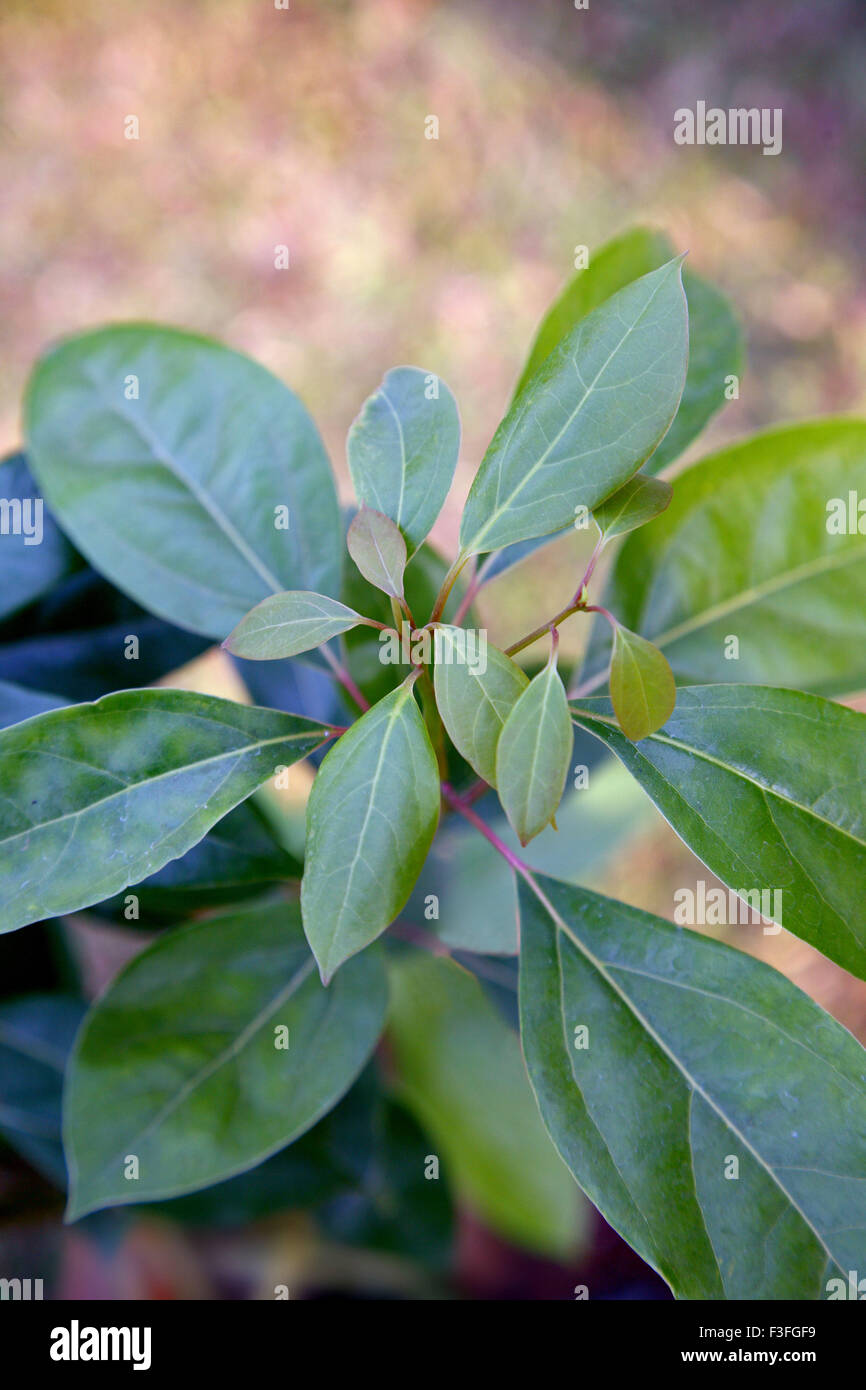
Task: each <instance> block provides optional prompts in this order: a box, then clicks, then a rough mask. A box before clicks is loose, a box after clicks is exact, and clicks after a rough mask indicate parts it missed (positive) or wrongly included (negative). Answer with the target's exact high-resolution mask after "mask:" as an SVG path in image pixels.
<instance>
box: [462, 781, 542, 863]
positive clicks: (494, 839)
mask: <svg viewBox="0 0 866 1390" xmlns="http://www.w3.org/2000/svg"><path fill="white" fill-rule="evenodd" d="M442 796H443V797H444V799H445V800H446V801H447V802H448V805H449V806H451V807H453V809H454V810H455V811H457V812H458V813H459V814H460V815H461V816H463V818H464V819H465V820H468V821H469V824H470V825H474V826H475V829H476V830H477V831H479V832H480V834H482V835H483V836H484V838H485V840H489V841H490V844H491V845H492V846H493V848H494V849H496V850H498V851H499V853H500V854H501V855H502V857H503V859H504V860H505V861H506V863H508V864H510V865H511V867H512V869H513V870H514V872H515V873H516V874H522V875H523V877H524V878H525V879H529V880H530V881H531V879H532V874H531V871H530V868H529V865H528V864H524V862H523V860H522V859H519V858H518V856H517V855H516V854H515V853H514V851H513V850H510V849H509V848H508V846H507V844H506V843H505V841H504V840H500V838H499V836H498V835H497V834H496V833H495V831H493V830H491V829H490V826H489V825H487V824H486V823H485V822H484V821H483V820H482V819H481V817H480V816H479V815H478V813H477V812H476V811H473V809H472V807H471V806H469V805H468V804H467V802H466V800H465V798H464V797H462V796H460V795H459V793H458V792H456V791H455V790H454V788H453V787H451V786H449V785H448V783H447V782H443V783H442Z"/></svg>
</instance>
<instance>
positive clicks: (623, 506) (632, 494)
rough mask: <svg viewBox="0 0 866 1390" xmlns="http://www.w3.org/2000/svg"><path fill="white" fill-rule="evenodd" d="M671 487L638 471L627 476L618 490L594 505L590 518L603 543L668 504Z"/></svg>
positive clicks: (650, 519)
mask: <svg viewBox="0 0 866 1390" xmlns="http://www.w3.org/2000/svg"><path fill="white" fill-rule="evenodd" d="M672 495H673V488H672V487H671V485H670V483H666V482H665V481H664V479H662V478H648V477H646V475H645V474H644V473H638V474H637V475H636V476H635V477H634V478H629V480H628V482H627V483H625V484H623V486H622V487H621V488H620V489H619V491H618V492H615V493H614V494H613V496H612V497H608V498H607V500H606V501H605V502H602V503H601V505H600V506H598V507H596V508H595V510H594V512H593V514H592V515H593V519H594V521H595V523H596V525H597V526H598V529H599V531H600V532H601V534H602V537H603V538H604V543H605V545H606V544H607V543H608V541H612V540H613V539H614V537H615V536H624V535H625V534H626V532H627V531H636V530H637V528H638V527H639V526H645V525H646V523H647V522H648V521H652V520H653V518H654V517H657V516H659V515H660V513H661V512H663V511H665V509H666V508H667V507H669V506H670V501H671V497H672Z"/></svg>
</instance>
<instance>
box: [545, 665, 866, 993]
mask: <svg viewBox="0 0 866 1390" xmlns="http://www.w3.org/2000/svg"><path fill="white" fill-rule="evenodd" d="M572 708H573V711H574V718H575V720H576V721H577V723H578V724H579V725H581V726H582V727H583V728H586V729H588V730H589V731H590V732H591V733H594V734H596V735H597V737H598V738H600V739H601V740H602V741H603V742H604V743H606V744H607V746H608V747H609V748H611V749H612V750H613V752H614V753H616V755H617V757H618V758H620V759H621V760H622V762H623V763H624V764H625V766H626V767H627V768H628V770H629V772H631V773H632V775H633V776H634V777H636V778H637V780H638V781H639V782H640V784H641V786H642V787H643V788H644V790H645V791H646V792H647V793H648V794H649V795H650V796H651V797H652V799H653V801H654V802H655V804H656V806H658V808H659V810H660V811H661V813H662V815H663V816H664V817H665V819H666V820H667V821H669V822H670V824H671V825H672V826H673V828H674V830H675V831H676V832H677V834H678V835H679V836H680V837H681V838H682V839H683V840H684V841H685V843H686V844H687V845H688V846H689V848H690V849H692V850H693V851H694V853H695V854H696V855H697V856H698V858H699V859H702V860H703V862H704V863H705V864H706V865H707V866H708V867H709V868H710V869H711V870H712V871H713V873H714V874H717V875H718V877H719V878H720V879H722V881H723V882H724V883H726V884H727V885H728V886H729V888H732V889H733V890H734V891H735V892H738V893H740V894H741V895H742V894H747V893H754V892H755V891H757V890H759V889H761V890H767V894H768V896H772V897H773V898H774V901H775V904H776V906H775V907H774V909H773V911H772V913H769V914H765V915H770V916H772V917H773V918H774V919H775V920H776V921H779V920H781V922H782V924H783V925H784V926H785V927H786V928H787V929H788V930H789V931H792V932H795V933H796V934H797V936H801V937H803V939H804V940H805V941H808V942H810V943H811V945H813V946H815V947H816V948H817V949H818V950H819V951H823V953H824V955H826V956H829V957H830V959H831V960H835V961H837V962H838V963H839V965H844V966H845V968H846V969H847V970H851V971H853V972H854V973H855V974H857V975H860V976H864V975H866V904H864V899H863V893H862V884H863V880H864V873H866V715H863V714H857V713H855V711H854V710H850V709H845V708H844V707H843V706H842V705H836V704H833V703H831V702H830V701H829V700H822V699H820V698H819V697H818V696H816V695H804V694H800V693H799V692H798V691H794V690H773V689H770V688H768V687H764V686H741V685H707V686H693V687H685V688H683V689H681V690H680V691H679V694H678V696H677V704H676V709H675V710H674V713H673V715H672V716H671V718H670V719H669V720H668V722H667V724H666V725H665V727H664V729H662V730H661V731H660V732H659V733H656V734H652V735H651V736H650V737H649V738H647V739H644V740H643V741H642V743H641V744H640V746H639V747H636V746H635V745H634V744H633V743H630V742H629V741H628V739H626V738H624V737H623V735H622V734H621V733H620V732H619V730H618V729H617V728H616V726H615V724H614V721H613V719H612V718H611V707H610V704H609V702H608V701H607V700H603V699H590V700H581V701H580V702H579V704H577V705H574V706H573V707H572ZM770 890H773V892H772V893H771V892H770Z"/></svg>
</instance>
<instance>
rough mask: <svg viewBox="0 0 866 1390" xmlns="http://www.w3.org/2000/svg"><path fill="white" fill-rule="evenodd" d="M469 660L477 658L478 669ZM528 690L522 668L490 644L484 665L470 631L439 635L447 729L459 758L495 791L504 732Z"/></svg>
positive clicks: (438, 684) (436, 682) (438, 675)
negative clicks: (498, 757) (497, 760)
mask: <svg viewBox="0 0 866 1390" xmlns="http://www.w3.org/2000/svg"><path fill="white" fill-rule="evenodd" d="M468 657H474V658H475V660H474V663H473V662H471V661H470V660H468V659H467V658H468ZM482 664H483V665H484V668H485V669H484V670H483V671H482V670H481V669H480V667H481V665H482ZM528 684H529V680H528V678H527V676H526V675H525V674H524V672H523V671H521V669H520V667H519V666H518V665H517V663H516V662H514V661H512V660H511V658H510V657H507V656H506V655H505V653H504V652H500V651H499V650H497V648H496V647H491V645H490V644H489V642H488V643H486V645H485V648H484V662H483V663H482V661H481V660H480V647H478V648H476V647H473V646H471V637H470V639H469V640H468V641H467V635H466V631H465V629H463V628H455V627H445V626H443V627H438V628H437V629H436V664H435V667H434V670H433V686H434V689H435V691H436V704H437V706H438V708H439V713H440V715H441V716H442V723H443V724H444V725H445V729H446V732H447V734H448V737H449V738H450V739H451V742H452V743H453V744H454V747H455V748H456V749H457V752H458V753H460V754H461V756H462V757H464V758H465V759H466V761H467V762H468V763H469V764H470V766H471V767H473V768H474V769H475V771H476V772H477V773H478V776H479V777H483V778H484V780H485V782H489V783H490V785H491V786H492V787H495V786H496V745H497V743H498V742H499V735H500V733H501V732H502V726H503V724H504V723H505V720H506V719H507V717H508V715H509V713H510V712H511V709H512V707H513V705H514V703H515V701H516V700H517V697H518V696H519V695H520V694H521V693H522V692H523V691H524V690H525V689H526V687H527V685H528Z"/></svg>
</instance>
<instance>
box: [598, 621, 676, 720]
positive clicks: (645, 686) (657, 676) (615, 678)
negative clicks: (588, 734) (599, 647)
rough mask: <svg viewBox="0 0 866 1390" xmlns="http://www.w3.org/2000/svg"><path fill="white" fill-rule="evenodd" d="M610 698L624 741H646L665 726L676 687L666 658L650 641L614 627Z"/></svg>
mask: <svg viewBox="0 0 866 1390" xmlns="http://www.w3.org/2000/svg"><path fill="white" fill-rule="evenodd" d="M610 698H611V701H612V702H613V708H614V712H615V713H616V717H617V719H618V720H619V726H620V728H621V729H622V731H623V733H624V734H625V735H626V737H627V738H630V739H633V740H634V741H635V742H636V741H637V740H638V739H641V738H646V736H647V734H654V733H655V731H656V729H660V728H661V726H662V724H664V723H665V721H666V720H667V718H668V716H669V715H670V713H671V711H672V710H673V707H674V705H675V703H676V698H677V688H676V684H675V683H674V677H673V672H672V671H671V668H670V666H669V665H668V663H667V661H666V659H665V657H664V656H663V655H662V653H661V652H660V651H659V649H658V647H654V646H653V644H652V642H647V641H646V640H645V638H643V637H638V636H637V634H636V633H634V632H629V630H628V628H625V627H622V626H621V625H620V624H617V627H616V631H615V633H614V639H613V656H612V657H611V662H610Z"/></svg>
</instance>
